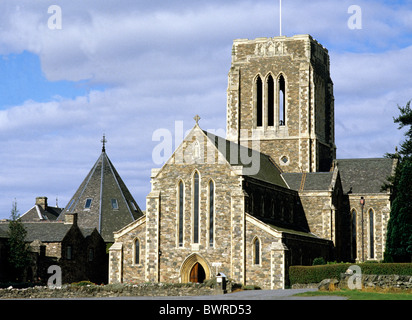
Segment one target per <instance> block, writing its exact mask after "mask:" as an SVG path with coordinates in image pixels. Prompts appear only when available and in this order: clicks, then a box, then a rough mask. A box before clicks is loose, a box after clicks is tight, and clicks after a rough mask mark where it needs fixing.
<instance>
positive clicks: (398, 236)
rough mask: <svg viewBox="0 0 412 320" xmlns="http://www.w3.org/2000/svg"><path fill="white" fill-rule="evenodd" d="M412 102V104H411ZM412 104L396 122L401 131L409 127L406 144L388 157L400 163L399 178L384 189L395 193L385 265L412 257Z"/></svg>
mask: <svg viewBox="0 0 412 320" xmlns="http://www.w3.org/2000/svg"><path fill="white" fill-rule="evenodd" d="M411 101H412V100H411ZM411 101H409V102H408V103H407V104H406V106H405V107H400V106H398V108H399V111H400V115H399V116H398V117H397V118H394V122H395V123H398V124H399V129H402V128H405V127H408V126H409V129H408V130H407V131H406V132H405V137H406V139H405V141H403V142H402V143H401V145H400V150H399V152H398V150H396V152H395V154H386V156H387V157H390V158H394V159H397V160H398V165H397V168H396V172H395V175H394V176H393V177H391V178H389V179H388V180H389V184H386V185H385V186H384V187H383V189H391V191H392V207H391V214H390V219H389V222H388V229H387V237H386V248H385V261H388V262H389V261H396V262H406V261H411V257H412V110H411Z"/></svg>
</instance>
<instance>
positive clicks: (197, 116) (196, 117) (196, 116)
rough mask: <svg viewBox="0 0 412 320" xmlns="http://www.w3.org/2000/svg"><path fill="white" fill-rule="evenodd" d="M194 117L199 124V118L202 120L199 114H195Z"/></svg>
mask: <svg viewBox="0 0 412 320" xmlns="http://www.w3.org/2000/svg"><path fill="white" fill-rule="evenodd" d="M193 119H194V120H195V121H196V124H197V125H199V120H200V117H199V115H195V117H194V118H193Z"/></svg>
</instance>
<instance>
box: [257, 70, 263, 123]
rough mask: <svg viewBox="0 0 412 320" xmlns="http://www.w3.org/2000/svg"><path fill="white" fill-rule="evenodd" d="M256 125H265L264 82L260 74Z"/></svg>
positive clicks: (258, 78)
mask: <svg viewBox="0 0 412 320" xmlns="http://www.w3.org/2000/svg"><path fill="white" fill-rule="evenodd" d="M256 126H257V127H262V126H263V84H262V79H260V77H259V76H258V77H257V79H256Z"/></svg>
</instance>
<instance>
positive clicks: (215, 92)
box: [0, 0, 412, 217]
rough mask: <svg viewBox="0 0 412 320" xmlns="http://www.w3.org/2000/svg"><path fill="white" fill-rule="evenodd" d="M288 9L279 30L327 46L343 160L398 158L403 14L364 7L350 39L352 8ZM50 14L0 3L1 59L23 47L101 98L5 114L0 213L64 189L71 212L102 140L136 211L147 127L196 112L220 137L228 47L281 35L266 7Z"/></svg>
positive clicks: (156, 6) (72, 9)
mask: <svg viewBox="0 0 412 320" xmlns="http://www.w3.org/2000/svg"><path fill="white" fill-rule="evenodd" d="M16 3H17V5H16ZM283 3H284V19H283V20H284V31H285V33H286V34H287V35H289V36H291V35H293V34H296V33H310V34H312V35H313V36H314V38H315V39H317V40H318V41H320V42H321V43H322V44H323V45H324V46H326V47H327V48H328V49H329V51H330V55H331V64H332V65H331V69H332V79H333V81H334V84H335V87H334V90H335V99H336V100H335V108H336V112H335V118H336V137H337V139H336V143H337V146H338V155H339V156H341V157H359V156H381V155H382V154H383V153H384V152H387V151H392V150H393V146H394V145H395V144H397V143H398V141H399V139H400V138H401V133H400V132H398V131H397V128H396V126H395V125H393V123H392V117H393V116H394V115H396V112H397V110H396V104H398V103H399V104H404V103H405V102H406V101H407V100H409V99H410V98H412V97H408V94H410V93H409V88H408V84H409V83H410V81H408V75H409V74H411V71H412V70H410V69H411V66H410V63H408V57H410V55H411V53H412V52H411V51H412V47H408V46H407V45H405V43H406V41H405V40H404V37H405V31H404V30H411V29H410V27H411V24H410V21H409V20H408V19H406V17H407V16H409V15H410V14H411V11H410V9H409V10H408V9H407V8H405V7H400V8H399V9H396V8H395V7H388V6H387V5H384V4H380V3H379V2H378V3H377V2H374V4H373V5H371V4H370V2H367V1H359V5H360V6H361V7H362V9H363V18H364V21H363V26H364V29H362V30H360V31H359V32H357V31H352V30H349V29H348V28H347V19H348V17H349V15H348V14H347V8H348V7H349V5H351V4H352V2H350V1H346V0H345V1H339V2H337V1H328V2H325V1H320V0H316V1H310V2H309V1H303V0H297V1H293V2H287V1H284V2H283ZM97 4H98V5H97ZM49 5H50V4H49V2H48V1H40V0H39V1H31V0H19V1H15V0H3V1H2V3H1V4H0V54H4V55H7V54H10V53H19V52H21V51H23V50H28V51H30V52H33V53H35V54H37V55H39V57H40V59H41V64H42V70H43V72H44V75H45V77H47V79H49V80H50V81H56V80H71V81H78V80H84V79H89V85H91V87H92V88H93V86H94V85H96V84H98V85H103V87H104V89H101V90H100V91H97V90H93V89H92V90H90V92H88V94H87V95H85V96H80V97H77V98H75V99H67V98H64V97H60V98H57V97H56V98H54V99H52V101H50V102H38V101H26V102H25V103H24V104H22V105H19V106H14V107H11V108H8V109H6V110H0V161H1V163H2V169H1V171H0V177H1V178H0V191H1V192H0V217H7V216H8V215H9V212H10V208H11V201H12V200H13V199H14V198H15V197H16V198H17V201H18V204H19V208H20V210H21V211H25V210H27V209H28V208H30V207H31V206H32V205H33V204H34V199H35V197H36V196H40V195H45V196H49V197H50V198H51V199H53V198H54V197H55V196H56V195H57V194H58V196H59V198H60V201H59V203H60V205H65V204H66V203H65V201H68V200H69V197H70V196H71V193H72V192H74V191H75V190H76V188H77V187H78V185H80V183H81V181H82V179H83V178H84V177H85V175H86V174H87V172H88V170H90V168H91V166H92V165H93V164H94V162H95V161H96V159H97V157H98V156H99V153H100V147H101V145H100V142H99V141H100V139H101V135H102V134H103V132H105V133H106V135H107V139H108V141H109V142H108V146H107V150H108V154H109V157H110V158H111V160H112V161H113V163H114V165H115V167H116V168H117V169H118V171H119V173H120V175H121V176H122V177H123V178H124V180H125V182H126V184H127V185H128V187H129V188H130V189H131V191H132V194H133V195H134V196H135V197H136V200H137V201H138V203H139V205H140V206H142V207H143V208H144V206H145V201H144V197H145V196H146V194H147V193H148V191H149V189H150V183H149V180H150V179H149V177H150V168H151V167H152V166H154V165H153V163H152V161H151V153H152V150H153V148H154V147H155V145H156V143H157V142H153V141H151V139H152V133H153V131H154V130H156V129H158V128H167V129H168V130H170V131H171V132H174V123H175V121H176V120H183V121H184V125H185V130H187V129H189V128H190V127H191V126H192V125H193V123H194V121H193V120H192V118H193V116H194V115H195V114H199V115H200V116H201V117H202V120H201V122H200V124H201V126H202V128H204V129H222V128H223V129H224V128H225V122H226V118H225V116H226V110H225V107H226V87H227V73H228V70H229V68H230V59H231V44H232V40H233V39H235V38H255V37H261V36H275V35H277V34H278V22H277V14H278V12H277V10H278V8H277V3H276V2H273V1H271V0H268V1H259V2H257V1H246V0H245V1H237V0H236V1H235V0H230V1H229V0H228V1H226V0H225V1H224V3H222V1H217V0H213V1H207V2H199V1H188V0H185V1H150V2H147V1H146V2H143V1H131V0H128V1H116V2H114V1H111V0H99V1H98V2H97V1H84V0H83V1H80V0H73V1H66V2H64V3H62V4H61V6H62V13H63V29H62V30H49V29H48V28H47V19H48V18H49V15H48V14H47V8H48V6H49ZM394 35H396V38H394V37H393V36H394ZM402 48H403V49H402ZM382 128H383V129H384V130H382ZM383 131H384V133H382V132H383Z"/></svg>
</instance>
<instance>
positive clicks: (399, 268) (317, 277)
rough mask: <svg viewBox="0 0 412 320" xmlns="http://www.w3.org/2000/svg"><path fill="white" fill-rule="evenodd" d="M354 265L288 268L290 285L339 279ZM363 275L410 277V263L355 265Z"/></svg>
mask: <svg viewBox="0 0 412 320" xmlns="http://www.w3.org/2000/svg"><path fill="white" fill-rule="evenodd" d="M352 265H354V263H338V264H328V265H320V266H291V267H289V280H290V284H291V285H293V284H296V283H300V284H307V283H319V282H321V281H322V280H324V279H333V278H335V279H340V274H341V273H345V272H346V270H347V269H348V268H349V267H350V266H352ZM356 265H357V266H359V267H360V268H361V270H362V273H363V274H378V275H388V274H396V275H412V263H356Z"/></svg>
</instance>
